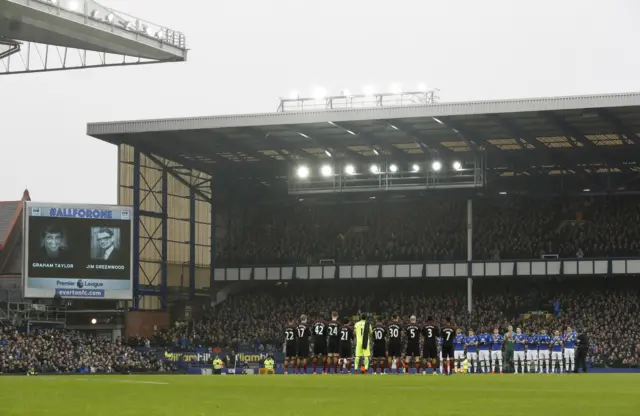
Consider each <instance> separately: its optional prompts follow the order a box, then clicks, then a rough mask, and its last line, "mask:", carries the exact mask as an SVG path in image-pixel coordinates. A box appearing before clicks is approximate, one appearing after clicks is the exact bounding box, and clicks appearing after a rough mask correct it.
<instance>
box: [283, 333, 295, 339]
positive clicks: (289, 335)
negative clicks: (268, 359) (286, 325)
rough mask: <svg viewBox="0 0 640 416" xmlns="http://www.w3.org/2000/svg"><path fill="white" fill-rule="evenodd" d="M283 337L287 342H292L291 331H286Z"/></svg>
mask: <svg viewBox="0 0 640 416" xmlns="http://www.w3.org/2000/svg"><path fill="white" fill-rule="evenodd" d="M284 336H285V339H286V340H287V341H293V331H286V332H285V333H284Z"/></svg>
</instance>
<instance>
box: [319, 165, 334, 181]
mask: <svg viewBox="0 0 640 416" xmlns="http://www.w3.org/2000/svg"><path fill="white" fill-rule="evenodd" d="M320 174H321V175H322V176H324V177H325V178H326V177H328V176H331V175H332V174H333V169H331V166H329V165H324V166H322V167H321V168H320Z"/></svg>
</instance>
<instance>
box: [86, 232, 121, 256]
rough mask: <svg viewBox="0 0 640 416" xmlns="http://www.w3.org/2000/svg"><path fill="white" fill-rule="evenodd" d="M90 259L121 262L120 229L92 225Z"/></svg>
mask: <svg viewBox="0 0 640 416" xmlns="http://www.w3.org/2000/svg"><path fill="white" fill-rule="evenodd" d="M91 234H92V241H91V245H92V247H91V259H92V260H96V261H105V262H109V263H114V264H115V263H118V264H119V263H122V262H123V256H122V251H121V250H120V229H119V228H107V227H93V228H92V229H91Z"/></svg>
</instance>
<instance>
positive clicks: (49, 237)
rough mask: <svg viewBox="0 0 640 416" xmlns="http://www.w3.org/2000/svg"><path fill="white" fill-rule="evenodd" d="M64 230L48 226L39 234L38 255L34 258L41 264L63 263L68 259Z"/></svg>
mask: <svg viewBox="0 0 640 416" xmlns="http://www.w3.org/2000/svg"><path fill="white" fill-rule="evenodd" d="M66 237H67V236H66V233H65V231H64V229H62V228H61V227H58V226H55V225H49V226H47V227H45V228H44V230H43V231H42V233H41V241H40V253H37V254H36V256H34V257H36V258H37V259H39V260H40V261H42V262H50V261H52V262H58V263H60V262H65V261H67V260H68V259H69V247H68V246H67V238H66Z"/></svg>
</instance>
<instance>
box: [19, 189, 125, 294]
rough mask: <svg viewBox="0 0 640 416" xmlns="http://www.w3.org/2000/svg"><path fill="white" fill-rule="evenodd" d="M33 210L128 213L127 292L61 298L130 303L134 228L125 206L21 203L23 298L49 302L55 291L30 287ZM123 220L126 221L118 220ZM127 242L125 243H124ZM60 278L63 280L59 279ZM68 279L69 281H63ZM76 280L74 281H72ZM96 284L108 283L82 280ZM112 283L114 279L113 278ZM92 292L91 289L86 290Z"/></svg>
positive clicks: (114, 290)
mask: <svg viewBox="0 0 640 416" xmlns="http://www.w3.org/2000/svg"><path fill="white" fill-rule="evenodd" d="M32 208H47V209H51V208H58V209H74V208H77V209H89V210H109V211H121V212H122V211H127V212H128V213H129V227H130V229H129V238H130V241H129V262H130V264H129V277H128V279H127V280H128V283H129V285H128V289H101V290H102V291H103V292H104V296H101V297H95V296H63V297H62V298H63V299H95V300H129V301H130V300H132V299H133V279H134V275H135V271H134V239H135V236H134V232H133V231H134V228H133V222H134V221H135V218H134V209H133V207H131V206H127V205H104V204H83V203H78V204H68V203H54V202H33V201H24V205H23V211H22V212H23V215H22V222H23V224H22V254H23V255H22V257H23V262H22V282H21V283H22V296H23V297H24V298H25V299H52V298H53V297H54V296H55V294H56V288H52V289H49V288H46V289H44V288H29V285H28V283H29V279H30V278H31V276H29V261H30V253H29V218H30V217H31V209H32ZM75 219H77V220H78V221H83V220H84V221H90V219H84V218H75ZM120 221H126V220H122V219H121V220H120ZM125 241H126V240H125ZM59 279H63V278H62V277H60V278H59ZM64 279H65V280H68V278H64ZM74 280H75V279H74ZM82 280H89V281H97V282H107V281H108V280H105V279H82ZM112 280H115V279H112ZM116 281H125V280H124V279H122V280H120V279H117V280H116ZM88 290H91V289H88Z"/></svg>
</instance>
